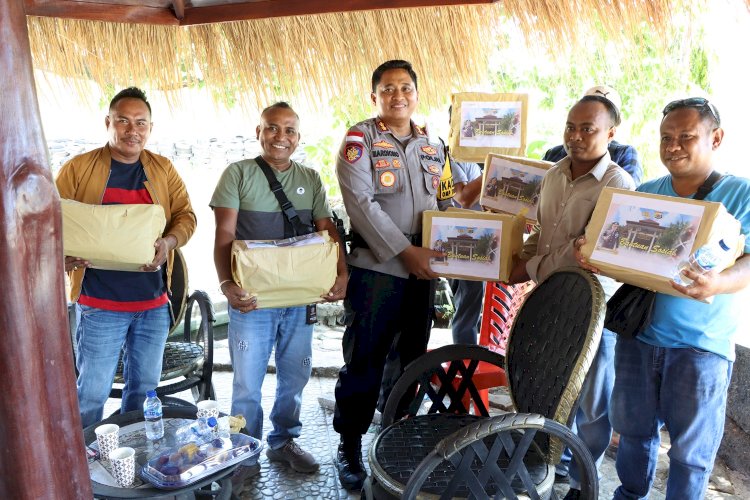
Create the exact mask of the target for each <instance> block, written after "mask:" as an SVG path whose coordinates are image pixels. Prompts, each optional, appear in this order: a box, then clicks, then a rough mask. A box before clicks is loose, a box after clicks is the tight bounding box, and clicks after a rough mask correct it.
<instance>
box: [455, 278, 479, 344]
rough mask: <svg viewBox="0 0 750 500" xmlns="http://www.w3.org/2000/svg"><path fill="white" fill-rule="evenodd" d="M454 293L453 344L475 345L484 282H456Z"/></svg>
mask: <svg viewBox="0 0 750 500" xmlns="http://www.w3.org/2000/svg"><path fill="white" fill-rule="evenodd" d="M455 287H456V291H455V292H454V293H453V304H454V305H455V307H456V313H455V314H454V315H453V324H452V325H451V329H452V331H453V343H454V344H476V343H477V332H479V315H480V314H481V313H482V298H483V297H484V281H469V280H456V284H455Z"/></svg>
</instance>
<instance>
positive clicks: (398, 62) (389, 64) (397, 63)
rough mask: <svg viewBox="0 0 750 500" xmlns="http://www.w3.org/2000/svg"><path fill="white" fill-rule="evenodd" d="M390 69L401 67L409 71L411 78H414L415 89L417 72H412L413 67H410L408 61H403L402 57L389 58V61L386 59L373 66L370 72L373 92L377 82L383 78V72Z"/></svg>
mask: <svg viewBox="0 0 750 500" xmlns="http://www.w3.org/2000/svg"><path fill="white" fill-rule="evenodd" d="M392 69H403V70H405V71H406V72H407V73H409V76H410V77H411V79H412V80H414V88H415V89H417V73H415V72H414V68H412V67H411V63H410V62H409V61H404V60H403V59H391V60H390V61H386V62H384V63H383V64H381V65H380V66H378V67H377V68H375V71H373V72H372V92H373V93H375V89H376V88H377V87H378V83H380V80H381V79H382V78H383V73H385V72H386V71H389V70H392Z"/></svg>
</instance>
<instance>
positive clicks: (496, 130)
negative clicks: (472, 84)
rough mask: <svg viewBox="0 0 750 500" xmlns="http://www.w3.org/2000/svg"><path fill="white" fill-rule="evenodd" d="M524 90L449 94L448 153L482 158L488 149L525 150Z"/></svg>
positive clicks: (459, 157) (461, 158)
mask: <svg viewBox="0 0 750 500" xmlns="http://www.w3.org/2000/svg"><path fill="white" fill-rule="evenodd" d="M528 102H529V96H528V94H488V93H482V92H462V93H459V94H453V96H452V98H451V107H452V108H451V109H452V112H451V129H450V135H449V136H448V144H449V145H450V151H451V156H453V158H455V159H456V160H459V161H476V162H481V161H484V159H485V157H486V156H487V154H488V153H502V154H508V155H516V156H521V155H524V154H526V116H527V114H528Z"/></svg>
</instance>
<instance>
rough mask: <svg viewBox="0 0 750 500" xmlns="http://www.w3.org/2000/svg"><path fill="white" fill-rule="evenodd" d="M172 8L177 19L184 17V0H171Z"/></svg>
mask: <svg viewBox="0 0 750 500" xmlns="http://www.w3.org/2000/svg"><path fill="white" fill-rule="evenodd" d="M172 9H174V15H175V17H176V18H177V19H179V20H183V19H185V0H172Z"/></svg>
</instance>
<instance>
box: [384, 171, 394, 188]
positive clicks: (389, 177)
mask: <svg viewBox="0 0 750 500" xmlns="http://www.w3.org/2000/svg"><path fill="white" fill-rule="evenodd" d="M394 184H396V176H395V175H393V172H390V171H386V172H383V173H382V174H380V185H381V186H383V187H391V186H393V185H394Z"/></svg>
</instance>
